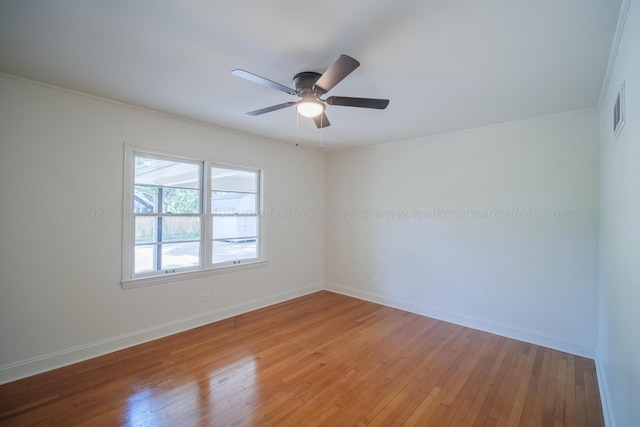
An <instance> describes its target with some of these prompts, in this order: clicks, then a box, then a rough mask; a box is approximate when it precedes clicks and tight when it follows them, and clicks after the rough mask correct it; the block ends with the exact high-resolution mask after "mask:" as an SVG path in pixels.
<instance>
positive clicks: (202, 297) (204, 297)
mask: <svg viewBox="0 0 640 427" xmlns="http://www.w3.org/2000/svg"><path fill="white" fill-rule="evenodd" d="M210 299H211V294H210V293H209V292H203V293H201V294H200V302H205V301H209V300H210Z"/></svg>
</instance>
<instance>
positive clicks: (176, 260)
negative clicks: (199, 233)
mask: <svg viewBox="0 0 640 427" xmlns="http://www.w3.org/2000/svg"><path fill="white" fill-rule="evenodd" d="M199 264H200V242H186V243H165V244H164V245H162V270H166V269H171V268H183V267H193V266H197V265H199Z"/></svg>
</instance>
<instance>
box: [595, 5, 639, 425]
mask: <svg viewBox="0 0 640 427" xmlns="http://www.w3.org/2000/svg"><path fill="white" fill-rule="evenodd" d="M625 6H628V7H629V8H628V9H626V7H625ZM622 10H623V12H622V14H621V22H620V23H619V26H618V31H619V32H620V34H621V38H620V42H619V45H618V50H617V56H615V57H613V59H614V62H613V68H612V72H611V74H610V78H609V79H608V81H607V83H606V85H605V89H604V92H603V96H602V99H601V100H600V138H601V163H600V167H601V181H600V184H601V208H600V209H601V223H600V244H601V247H600V309H599V337H598V362H599V366H598V368H599V369H598V373H599V374H600V378H599V380H600V386H601V388H602V389H603V393H602V394H603V395H604V396H603V398H604V399H603V400H604V403H605V404H606V407H607V409H608V413H609V419H610V421H611V422H610V426H612V427H614V426H618V427H626V426H640V123H639V122H640V3H638V1H637V0H633V1H630V2H625V3H624V6H623V9H622ZM625 12H626V13H627V14H626V15H625ZM625 17H626V20H625ZM614 52H615V50H614ZM623 81H626V84H625V86H626V116H627V117H626V123H625V125H624V127H623V128H622V132H621V133H620V135H619V137H618V139H617V140H616V139H614V137H613V132H612V119H613V105H614V103H615V98H616V96H617V94H618V89H619V87H620V84H621V83H622V82H623Z"/></svg>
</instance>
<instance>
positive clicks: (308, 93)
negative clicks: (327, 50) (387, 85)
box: [231, 55, 389, 128]
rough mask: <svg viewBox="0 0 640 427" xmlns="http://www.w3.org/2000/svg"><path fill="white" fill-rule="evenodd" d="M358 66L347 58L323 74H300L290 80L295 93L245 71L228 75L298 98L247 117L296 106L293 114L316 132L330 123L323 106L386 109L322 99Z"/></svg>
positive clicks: (374, 102) (383, 104)
mask: <svg viewBox="0 0 640 427" xmlns="http://www.w3.org/2000/svg"><path fill="white" fill-rule="evenodd" d="M359 66H360V62H358V61H357V60H355V59H353V58H352V57H350V56H348V55H340V57H339V58H338V59H337V60H336V62H334V63H333V64H332V65H331V66H330V67H329V68H327V70H326V71H325V72H324V73H323V74H319V73H315V72H313V71H303V72H301V73H298V74H296V75H295V76H293V85H294V86H295V89H292V88H290V87H287V86H284V85H281V84H280V83H276V82H274V81H271V80H268V79H265V78H264V77H260V76H258V75H256V74H253V73H250V72H248V71H245V70H240V69H236V70H233V71H232V72H231V74H233V75H234V76H238V77H241V78H243V79H246V80H249V81H252V82H254V83H258V84H261V85H264V86H267V87H270V88H273V89H276V90H279V91H281V92H284V93H288V94H289V95H297V96H299V97H300V98H302V99H300V100H299V101H290V102H285V103H283V104H277V105H272V106H271V107H266V108H261V109H260V110H255V111H249V112H248V113H247V114H249V115H251V116H259V115H261V114H265V113H270V112H271V111H276V110H280V109H283V108H287V107H292V106H294V105H295V106H296V110H297V111H298V113H300V115H302V116H304V117H309V118H312V119H313V121H314V122H315V124H316V126H317V127H318V128H324V127H327V126H329V125H330V124H331V123H330V122H329V119H328V118H327V115H326V114H325V108H326V105H325V103H326V104H329V105H342V106H344V107H360V108H374V109H377V110H384V109H385V108H387V105H389V100H388V99H374V98H352V97H348V96H330V97H328V98H327V99H322V98H321V96H323V95H324V94H325V93H327V92H329V91H330V90H331V89H333V87H334V86H335V85H337V84H338V83H340V82H341V81H342V80H343V79H344V78H345V77H347V76H348V75H349V74H351V72H352V71H353V70H355V69H356V68H358V67H359Z"/></svg>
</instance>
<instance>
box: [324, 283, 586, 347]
mask: <svg viewBox="0 0 640 427" xmlns="http://www.w3.org/2000/svg"><path fill="white" fill-rule="evenodd" d="M325 289H326V290H328V291H331V292H336V293H339V294H343V295H347V296H351V297H354V298H359V299H363V300H366V301H371V302H375V303H378V304H382V305H386V306H389V307H393V308H398V309H400V310H404V311H409V312H411V313H416V314H420V315H422V316H427V317H432V318H434V319H438V320H443V321H445V322H449V323H455V324H456V325H461V326H466V327H468V328H473V329H478V330H480V331H484V332H489V333H492V334H496V335H501V336H504V337H507V338H512V339H516V340H519V341H524V342H528V343H531V344H535V345H540V346H543V347H547V348H551V349H554V350H559V351H563V352H565V353H571V354H575V355H577V356H582V357H587V358H589V359H595V356H596V351H595V348H594V347H590V346H588V345H584V344H581V343H578V342H574V341H571V340H568V339H565V338H562V337H557V336H553V335H549V334H544V333H541V332H538V331H531V330H525V329H521V328H516V327H513V326H509V325H503V324H499V323H494V322H488V321H486V320H482V319H475V318H472V317H467V316H461V315H459V314H454V313H448V312H445V311H442V310H438V309H436V308H434V307H428V306H421V305H416V304H414V303H410V302H405V301H398V300H394V299H391V298H388V297H385V296H383V295H378V294H374V293H372V292H368V291H363V290H360V289H354V288H349V287H347V286H341V285H337V284H335V283H326V284H325Z"/></svg>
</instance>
